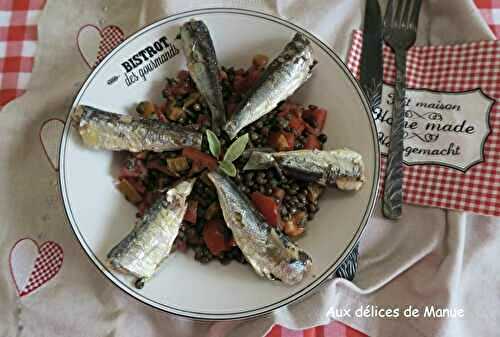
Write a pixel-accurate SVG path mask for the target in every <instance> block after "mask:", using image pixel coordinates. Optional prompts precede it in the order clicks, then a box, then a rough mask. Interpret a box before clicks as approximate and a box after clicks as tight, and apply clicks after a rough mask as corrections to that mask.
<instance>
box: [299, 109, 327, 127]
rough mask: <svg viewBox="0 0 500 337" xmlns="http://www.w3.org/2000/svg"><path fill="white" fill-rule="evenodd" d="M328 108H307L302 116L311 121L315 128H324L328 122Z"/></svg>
mask: <svg viewBox="0 0 500 337" xmlns="http://www.w3.org/2000/svg"><path fill="white" fill-rule="evenodd" d="M326 114H327V112H326V110H325V109H322V108H315V109H308V110H305V111H304V113H303V115H302V117H303V118H304V120H305V121H307V122H308V123H310V124H311V125H312V126H313V127H314V128H317V129H319V130H323V128H324V127H325V122H326Z"/></svg>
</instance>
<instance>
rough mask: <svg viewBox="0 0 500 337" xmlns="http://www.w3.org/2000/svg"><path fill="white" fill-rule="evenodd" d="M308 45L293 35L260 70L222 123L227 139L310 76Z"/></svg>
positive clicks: (301, 35)
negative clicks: (249, 87) (278, 52)
mask: <svg viewBox="0 0 500 337" xmlns="http://www.w3.org/2000/svg"><path fill="white" fill-rule="evenodd" d="M310 44H311V43H310V41H309V40H308V39H307V38H306V37H305V36H304V35H303V34H301V33H297V34H295V36H294V37H293V40H292V41H291V42H289V43H288V44H287V45H286V46H285V49H284V50H283V51H282V52H281V54H279V55H278V57H276V58H275V59H274V60H273V61H272V62H271V63H270V64H269V66H268V67H267V68H266V70H264V73H263V74H262V76H261V77H260V78H259V80H258V81H257V82H256V83H255V85H254V87H253V88H252V89H250V91H249V93H248V95H247V96H246V97H245V98H244V99H243V100H242V101H241V103H240V104H239V105H238V107H237V108H236V112H235V113H234V115H233V116H232V118H231V120H229V121H228V122H227V123H226V125H225V126H224V130H225V131H226V133H227V134H228V135H229V137H230V138H231V139H232V138H234V137H236V135H237V134H238V132H239V131H240V130H241V129H243V128H244V127H245V126H247V125H249V124H251V123H253V122H255V121H256V120H258V119H259V118H261V117H262V116H264V115H265V114H267V113H269V112H271V110H273V109H274V108H275V107H276V106H277V105H278V103H279V102H281V101H284V100H285V99H286V98H287V97H288V96H290V95H291V94H293V93H294V92H295V90H297V89H298V88H299V87H300V86H301V85H302V84H303V83H304V82H305V81H307V79H308V78H309V77H311V71H312V68H313V66H314V65H315V61H314V58H313V53H312V48H311V46H310Z"/></svg>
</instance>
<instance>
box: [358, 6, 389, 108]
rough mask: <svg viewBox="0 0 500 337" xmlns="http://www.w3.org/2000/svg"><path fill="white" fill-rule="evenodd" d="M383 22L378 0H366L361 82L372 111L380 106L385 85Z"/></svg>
mask: <svg viewBox="0 0 500 337" xmlns="http://www.w3.org/2000/svg"><path fill="white" fill-rule="evenodd" d="M382 45H383V24H382V16H381V12H380V6H379V4H378V1H377V0H366V7H365V22H364V26H363V45H362V48H361V64H360V83H361V87H362V88H363V90H364V92H365V94H366V96H367V97H368V102H369V103H370V107H371V108H372V111H373V110H375V109H376V108H378V107H379V106H380V102H381V100H382V85H383V66H384V63H383V62H384V61H383V58H382V57H383V56H382Z"/></svg>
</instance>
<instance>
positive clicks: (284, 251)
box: [208, 172, 312, 285]
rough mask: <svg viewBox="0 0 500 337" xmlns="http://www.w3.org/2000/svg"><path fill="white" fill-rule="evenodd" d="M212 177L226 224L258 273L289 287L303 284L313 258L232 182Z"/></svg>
mask: <svg viewBox="0 0 500 337" xmlns="http://www.w3.org/2000/svg"><path fill="white" fill-rule="evenodd" d="M208 177H209V178H210V180H211V181H212V182H213V184H214V186H215V188H216V189H217V195H218V197H219V203H220V205H221V208H222V214H223V216H224V220H225V221H226V224H227V226H228V227H229V228H230V229H231V230H232V232H233V236H234V239H235V241H236V243H237V245H238V247H240V249H241V251H242V252H243V254H244V255H245V258H246V259H247V261H248V262H249V263H250V265H251V266H252V267H253V269H254V270H255V272H256V273H257V274H259V275H260V276H264V277H267V278H268V279H271V280H276V279H278V280H281V281H282V282H284V283H286V284H290V285H293V284H296V283H299V282H300V281H301V280H302V279H303V278H304V275H305V274H306V273H307V271H308V270H309V269H310V268H311V263H312V262H311V258H310V257H309V255H307V254H306V253H305V252H304V251H303V250H301V249H300V248H299V247H297V246H296V245H295V244H294V243H293V242H291V241H289V240H288V238H287V237H286V236H285V235H284V234H283V233H281V232H280V231H279V230H278V229H276V228H274V227H271V226H270V225H268V224H267V223H266V221H265V220H264V217H263V216H262V214H261V213H259V211H257V209H256V208H255V207H254V206H253V205H252V203H251V202H250V201H249V200H248V198H247V197H246V196H245V195H244V194H243V193H242V192H240V191H239V189H238V187H237V186H236V185H235V184H234V183H233V182H232V181H231V180H230V179H229V178H227V177H225V176H222V175H220V174H218V173H216V172H210V173H208Z"/></svg>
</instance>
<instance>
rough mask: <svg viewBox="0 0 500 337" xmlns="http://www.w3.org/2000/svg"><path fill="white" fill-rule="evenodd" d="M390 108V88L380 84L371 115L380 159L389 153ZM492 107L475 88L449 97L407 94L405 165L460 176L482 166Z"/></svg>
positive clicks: (430, 93) (422, 92)
mask: <svg viewBox="0 0 500 337" xmlns="http://www.w3.org/2000/svg"><path fill="white" fill-rule="evenodd" d="M393 103H394V88H393V87H392V86H389V85H384V87H383V91H382V103H381V105H380V108H377V109H375V111H373V115H374V118H375V122H376V124H377V130H378V138H379V143H380V150H381V152H382V154H387V153H388V149H389V142H390V131H391V124H392V110H393ZM493 103H494V100H493V99H491V98H490V97H488V96H486V95H485V94H484V93H483V92H482V91H481V90H480V89H477V90H471V91H467V92H454V93H447V92H435V91H429V90H412V89H407V90H406V100H405V104H404V105H405V126H404V130H405V132H404V162H405V163H406V164H407V165H412V164H439V165H444V166H448V167H451V168H454V169H457V170H460V171H463V172H465V171H467V170H468V169H469V168H470V167H471V166H473V165H475V164H477V163H479V162H481V161H483V145H484V143H485V141H486V138H487V137H488V134H489V133H490V126H489V122H488V121H489V113H490V110H491V107H492V106H493Z"/></svg>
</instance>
